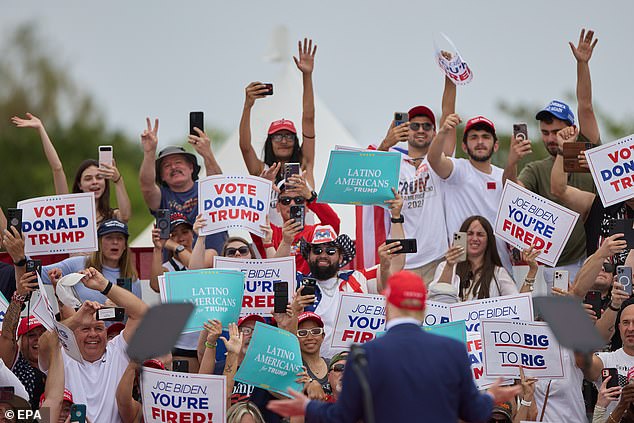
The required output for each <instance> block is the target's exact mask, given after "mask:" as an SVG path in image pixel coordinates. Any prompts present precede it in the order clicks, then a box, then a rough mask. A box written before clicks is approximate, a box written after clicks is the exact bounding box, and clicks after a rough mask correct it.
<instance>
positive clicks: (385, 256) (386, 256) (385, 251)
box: [377, 241, 403, 264]
mask: <svg viewBox="0 0 634 423" xmlns="http://www.w3.org/2000/svg"><path fill="white" fill-rule="evenodd" d="M402 249H403V246H402V245H401V243H400V242H399V241H396V242H390V243H389V244H386V243H385V242H384V243H383V244H381V245H379V248H378V249H377V252H378V253H379V257H380V263H381V264H387V263H389V262H390V261H392V256H393V255H394V254H395V253H397V252H398V251H399V250H402Z"/></svg>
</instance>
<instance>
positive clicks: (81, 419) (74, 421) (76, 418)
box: [69, 404, 86, 423]
mask: <svg viewBox="0 0 634 423" xmlns="http://www.w3.org/2000/svg"><path fill="white" fill-rule="evenodd" d="M69 417H70V422H71V423H86V404H73V405H71V406H70V415H69Z"/></svg>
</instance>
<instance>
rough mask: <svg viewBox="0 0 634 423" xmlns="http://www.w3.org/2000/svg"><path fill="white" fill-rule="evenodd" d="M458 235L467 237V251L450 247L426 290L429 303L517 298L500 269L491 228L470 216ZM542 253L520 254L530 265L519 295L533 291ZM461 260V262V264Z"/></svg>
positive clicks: (515, 288)
mask: <svg viewBox="0 0 634 423" xmlns="http://www.w3.org/2000/svg"><path fill="white" fill-rule="evenodd" d="M460 232H466V233H467V247H466V254H465V249H464V248H463V247H462V246H458V245H456V244H454V245H452V246H451V247H450V248H449V250H448V251H447V254H446V255H445V258H446V261H445V262H444V263H441V264H440V265H439V266H438V269H436V275H435V276H434V281H433V282H432V283H431V285H430V286H429V293H430V299H431V300H434V301H442V302H458V301H470V300H475V299H482V298H491V297H498V296H504V295H512V294H517V293H518V290H517V285H516V284H515V281H514V280H513V278H511V275H509V273H508V272H507V271H506V269H504V267H502V261H501V260H500V256H499V255H498V250H497V246H496V243H495V235H494V234H493V228H492V227H491V224H490V223H489V221H488V220H487V219H485V218H484V217H482V216H471V217H469V218H468V219H467V220H465V221H464V222H463V223H462V226H461V227H460ZM540 252H541V251H539V250H533V248H532V247H531V248H529V249H527V250H525V251H524V252H523V256H524V259H525V260H526V261H527V262H528V263H529V269H530V270H529V273H528V275H527V276H526V280H525V283H524V286H523V287H522V292H529V291H531V290H532V286H533V285H532V284H533V283H534V282H535V274H536V273H537V263H536V262H535V259H536V257H537V256H538V255H539V253H540ZM461 258H464V259H463V260H462V261H460V259H461Z"/></svg>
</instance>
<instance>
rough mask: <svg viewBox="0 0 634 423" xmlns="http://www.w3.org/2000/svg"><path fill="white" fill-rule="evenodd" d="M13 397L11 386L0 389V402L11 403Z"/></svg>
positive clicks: (13, 391)
mask: <svg viewBox="0 0 634 423" xmlns="http://www.w3.org/2000/svg"><path fill="white" fill-rule="evenodd" d="M14 395H15V388H14V387H13V386H2V387H0V402H10V401H13V397H14Z"/></svg>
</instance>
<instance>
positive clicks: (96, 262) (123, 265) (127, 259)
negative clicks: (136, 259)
mask: <svg viewBox="0 0 634 423" xmlns="http://www.w3.org/2000/svg"><path fill="white" fill-rule="evenodd" d="M101 238H102V237H99V249H98V250H97V251H95V252H94V253H92V254H91V255H89V256H88V258H87V259H86V269H87V268H89V267H94V268H95V269H97V270H98V271H100V272H103V253H102V252H101V251H102V249H103V247H102V245H101ZM117 267H118V268H119V277H121V278H130V279H132V281H135V280H137V279H138V275H137V273H136V268H135V267H134V265H133V264H132V252H131V251H130V247H129V246H128V239H127V238H126V240H125V249H124V250H123V254H121V257H120V258H119V263H118V266H117Z"/></svg>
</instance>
